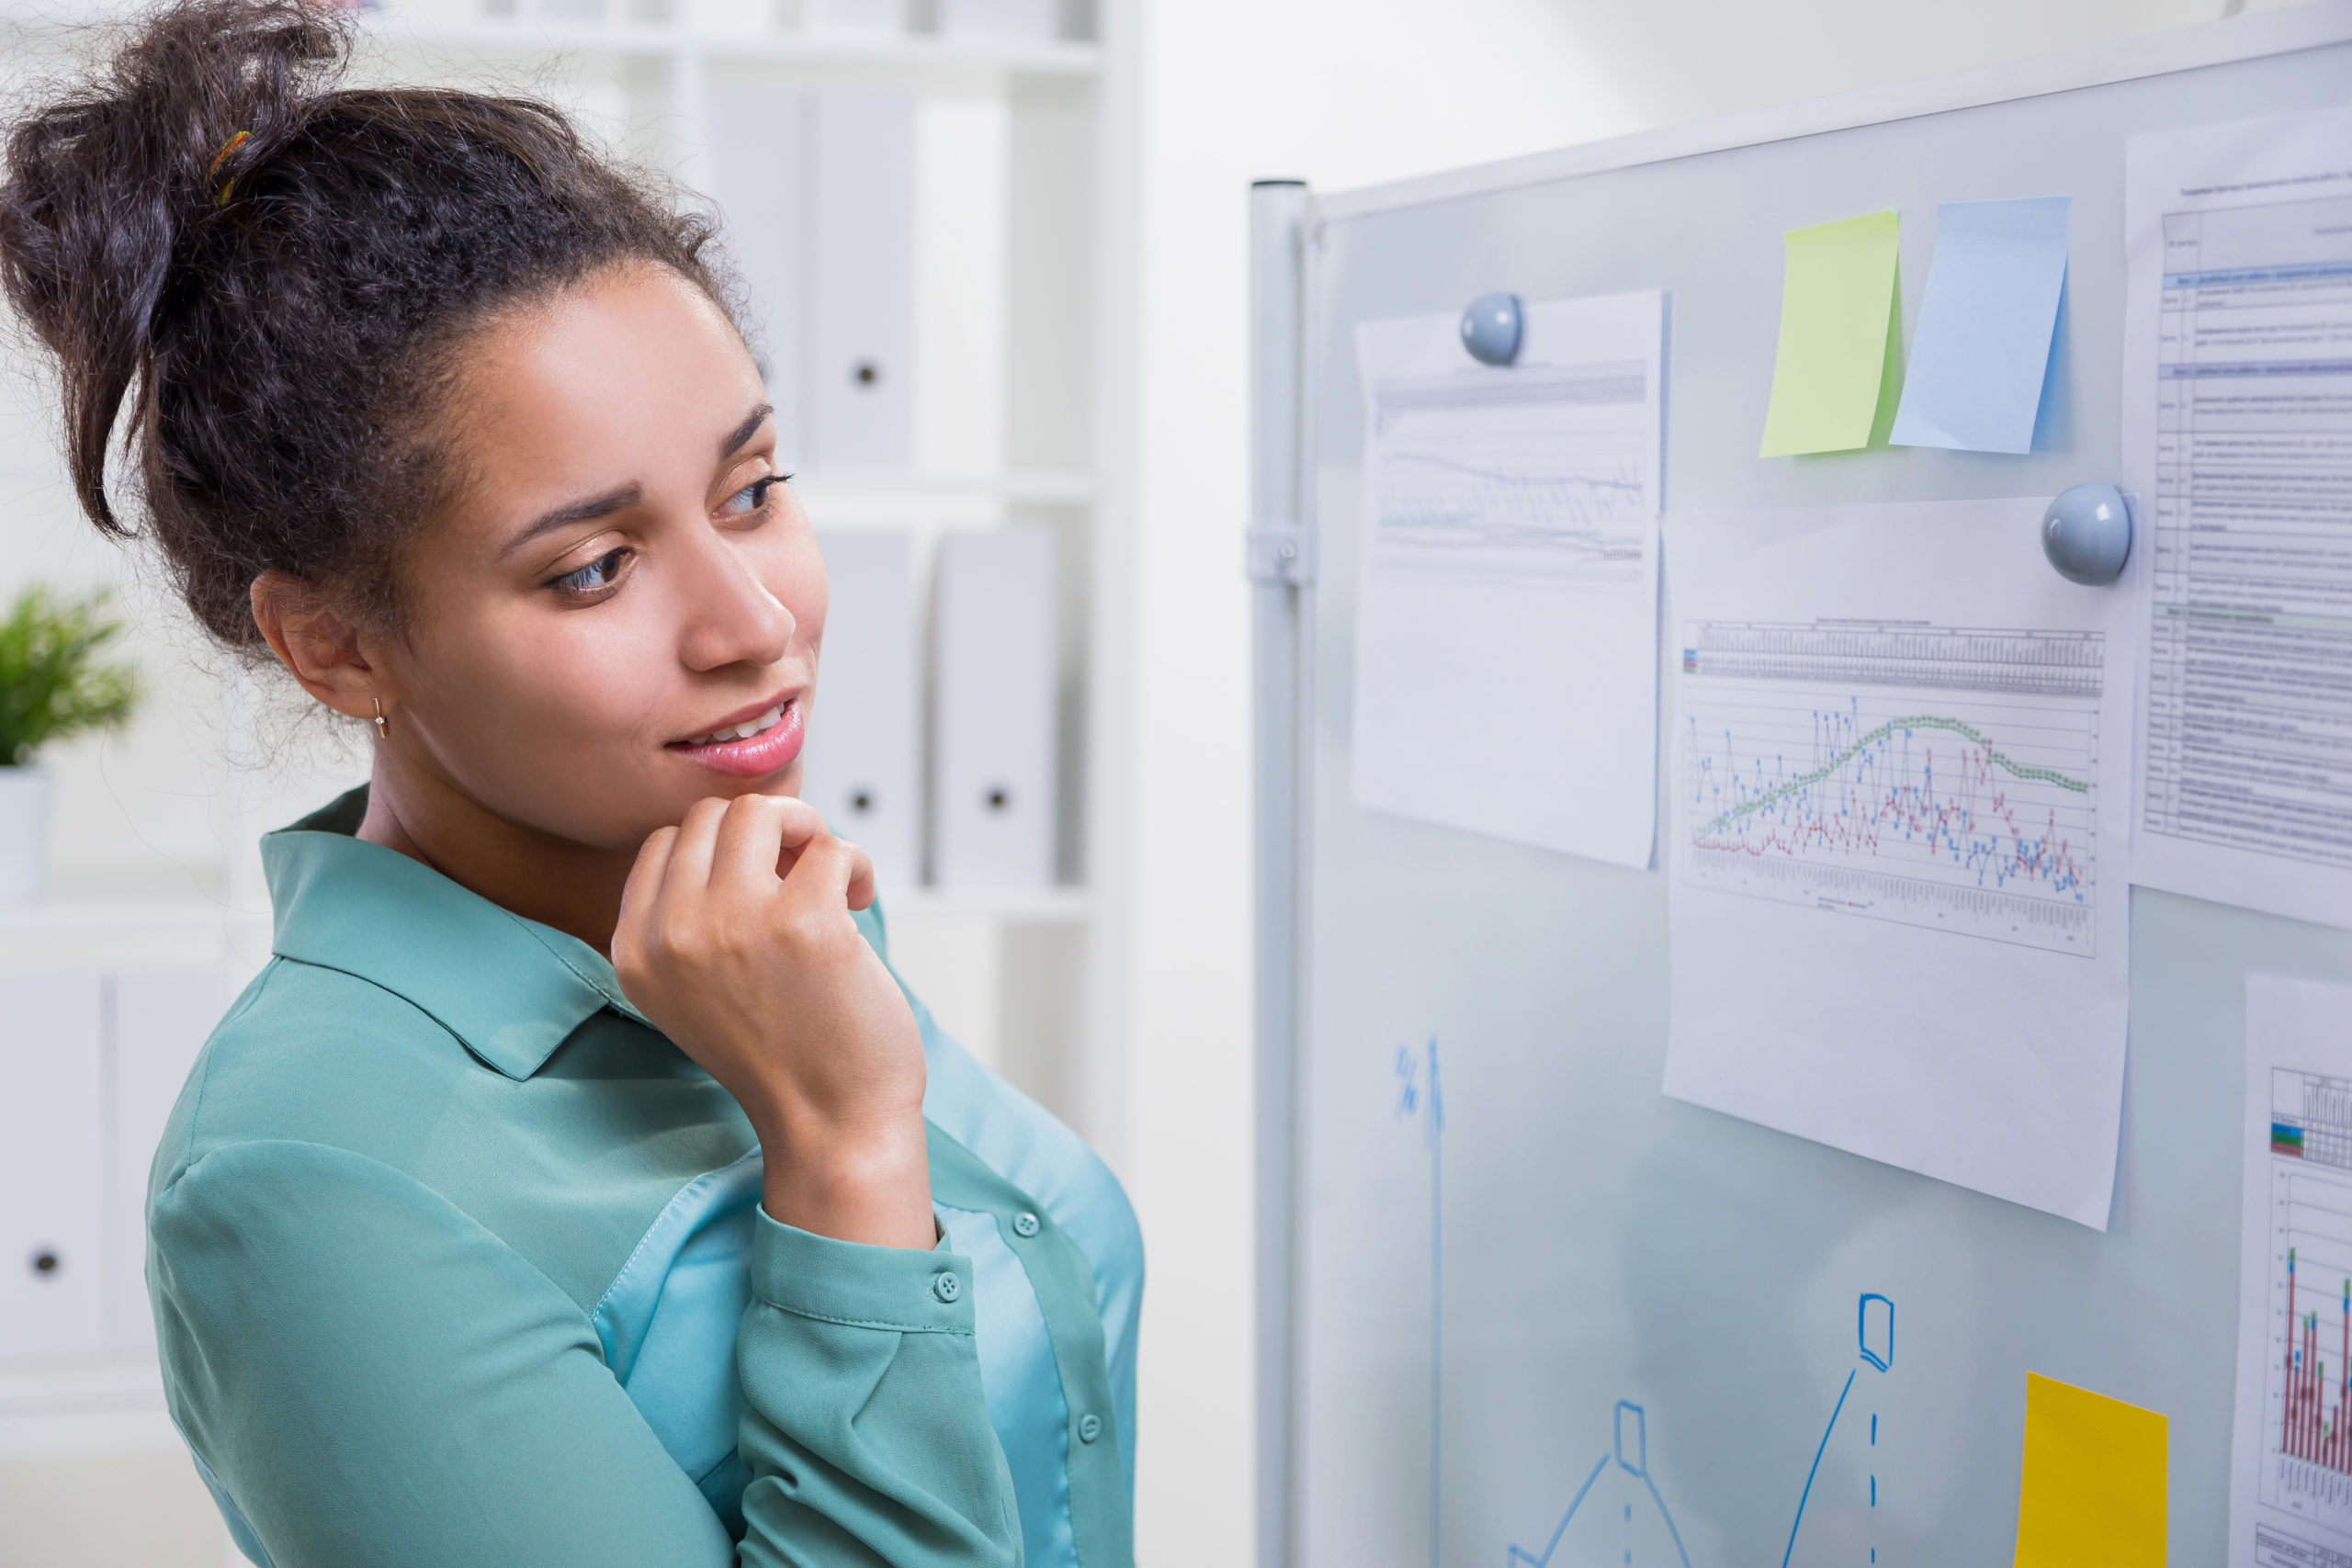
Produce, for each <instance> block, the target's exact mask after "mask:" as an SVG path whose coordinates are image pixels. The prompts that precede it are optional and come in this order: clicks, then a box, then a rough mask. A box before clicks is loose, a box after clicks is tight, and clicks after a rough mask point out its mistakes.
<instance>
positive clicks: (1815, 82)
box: [1109, 0, 2259, 1568]
mask: <svg viewBox="0 0 2352 1568" xmlns="http://www.w3.org/2000/svg"><path fill="white" fill-rule="evenodd" d="M1132 4H1133V9H1132V10H1127V9H1125V8H1119V7H1114V9H1113V10H1112V13H1111V17H1110V20H1111V23H1112V26H1111V28H1110V38H1109V41H1110V43H1111V44H1112V46H1113V49H1114V55H1115V59H1114V69H1117V70H1122V71H1126V72H1131V73H1134V78H1135V80H1136V85H1137V88H1138V91H1137V93H1136V114H1137V116H1138V119H1137V122H1136V124H1135V125H1134V126H1133V127H1132V128H1131V136H1132V146H1131V147H1121V148H1118V149H1115V150H1114V151H1116V152H1118V153H1120V154H1121V155H1122V156H1123V157H1125V159H1127V160H1129V161H1131V164H1132V169H1131V176H1130V177H1131V178H1132V181H1133V189H1132V196H1131V198H1130V200H1131V204H1132V210H1131V212H1129V213H1128V214H1127V217H1128V218H1129V219H1130V220H1131V221H1132V224H1133V227H1134V231H1135V232H1134V234H1133V236H1132V242H1131V243H1133V245H1134V254H1135V255H1136V261H1137V263H1138V265H1139V274H1140V276H1139V279H1138V282H1137V296H1136V321H1135V323H1134V327H1133V331H1134V333H1135V342H1134V344H1133V345H1132V348H1131V349H1130V350H1129V351H1128V353H1127V354H1126V355H1124V356H1123V357H1127V358H1131V359H1132V361H1133V363H1134V365H1135V367H1136V378H1137V385H1136V388H1135V390H1134V402H1133V405H1132V408H1131V409H1129V410H1127V411H1126V417H1127V418H1128V419H1129V421H1130V422H1131V428H1129V429H1127V430H1125V431H1114V432H1111V433H1109V438H1110V440H1111V441H1112V442H1113V444H1114V446H1118V447H1123V448H1125V449H1127V450H1130V451H1131V452H1132V454H1133V457H1134V462H1133V469H1134V474H1133V480H1134V486H1135V488H1134V492H1133V494H1132V495H1131V496H1129V497H1127V498H1125V507H1126V509H1127V510H1129V512H1130V514H1131V518H1132V528H1133V534H1132V537H1131V540H1130V544H1129V551H1130V555H1129V558H1128V561H1127V563H1126V566H1127V571H1128V574H1129V579H1130V582H1129V592H1130V595H1131V603H1132V604H1134V606H1135V620H1134V629H1133V638H1134V641H1133V643H1132V646H1131V647H1130V648H1129V649H1128V650H1127V653H1128V658H1129V659H1130V660H1132V665H1133V668H1132V671H1131V672H1130V680H1131V686H1132V692H1133V706H1132V709H1131V711H1130V714H1129V716H1128V718H1127V721H1126V722H1127V724H1128V726H1129V731H1128V733H1129V737H1130V741H1129V744H1130V746H1131V748H1132V753H1133V756H1132V766H1131V767H1129V768H1126V769H1123V770H1122V772H1123V773H1125V775H1126V777H1127V778H1128V779H1129V780H1130V781H1131V786H1132V793H1133V798H1132V799H1130V800H1126V801H1123V802H1120V803H1118V805H1119V807H1120V808H1121V810H1122V814H1123V816H1124V817H1125V819H1126V822H1127V825H1128V828H1129V831H1127V832H1126V833H1125V835H1124V838H1125V854H1126V856H1127V863H1126V864H1125V867H1124V868H1123V869H1124V873H1125V876H1124V880H1125V883H1126V886H1127V887H1128V891H1129V894H1130V897H1131V903H1130V905H1129V907H1128V910H1127V916H1126V918H1127V920H1128V922H1129V924H1128V927H1127V932H1126V936H1127V941H1128V942H1129V944H1130V951H1129V952H1128V953H1127V954H1126V955H1125V972H1126V976H1127V980H1128V989H1127V992H1126V995H1125V1010H1126V1018H1125V1029H1126V1036H1127V1040H1128V1043H1129V1046H1130V1049H1131V1051H1132V1056H1131V1059H1130V1062H1129V1065H1128V1067H1127V1096H1126V1098H1127V1103H1128V1106H1129V1107H1130V1111H1129V1117H1130V1120H1129V1125H1128V1128H1127V1133H1126V1136H1125V1139H1124V1140H1123V1158H1122V1160H1121V1170H1122V1174H1123V1175H1124V1176H1125V1179H1127V1182H1128V1186H1129V1190H1130V1192H1131V1193H1132V1195H1133V1197H1134V1199H1135V1201H1136V1207H1137V1209H1138V1211H1139V1212H1140V1213H1141V1215H1142V1219H1143V1225H1144V1235H1145V1239H1146V1243H1147V1246H1148V1248H1149V1255H1150V1267H1151V1282H1150V1289H1149V1292H1148V1297H1147V1301H1148V1309H1147V1312H1146V1316H1145V1326H1144V1339H1143V1373H1142V1378H1143V1387H1142V1395H1141V1397H1142V1418H1141V1419H1142V1448H1141V1461H1142V1462H1141V1466H1140V1496H1139V1498H1138V1502H1137V1541H1138V1551H1139V1555H1140V1556H1142V1557H1143V1559H1144V1560H1145V1561H1146V1562H1149V1563H1154V1564H1158V1565H1159V1568H1168V1565H1170V1564H1176V1563H1239V1562H1247V1561H1248V1560H1249V1559H1250V1553H1251V1552H1252V1551H1253V1544H1252V1543H1253V1539H1254V1524H1253V1514H1252V1502H1253V1499H1252V1495H1251V1494H1252V1477H1253V1475H1254V1465H1255V1460H1254V1456H1253V1454H1252V1451H1251V1442H1250V1438H1251V1429H1252V1419H1251V1413H1250V1412H1251V1379H1252V1368H1251V1359H1250V1324H1251V1315H1250V1292H1251V1283H1250V1182H1251V1171H1250V1160H1249V1155H1248V1151H1249V1149H1250V1097H1249V1084H1250V1010H1249V1003H1250V978H1249V976H1250V930H1249V922H1248V919H1247V910H1248V908H1249V900H1250V881H1249V869H1250V819H1249V796H1248V786H1249V728H1248V720H1249V713H1248V689H1247V685H1246V675H1247V671H1248V660H1249V630H1248V624H1247V621H1246V618H1245V615H1246V591H1245V586H1244V582H1243V580H1242V576H1241V570H1240V559H1241V558H1240V542H1239V541H1240V534H1241V530H1242V528H1243V527H1244V526H1245V523H1246V518H1247V513H1248V484H1247V480H1248V466H1247V465H1248V457H1249V429H1248V418H1249V397H1248V382H1247V378H1246V371H1247V365H1248V359H1247V354H1248V343H1247V339H1246V334H1245V321H1246V319H1247V313H1246V303H1247V299H1248V276H1247V272H1246V267H1245V255H1246V250H1245V244H1244V241H1245V236H1246V217H1247V213H1246V202H1245V192H1246V189H1247V186H1248V185H1249V183H1250V181H1251V180H1252V179H1258V178H1264V177H1269V176H1298V177H1304V178H1306V179H1307V180H1308V181H1310V182H1311V183H1312V184H1314V185H1316V186H1320V187H1322V188H1325V189H1341V188H1346V187H1349V186H1357V185H1363V184H1370V183H1374V182H1376V181H1383V180H1388V179H1394V178H1399V177H1403V176H1406V175H1415V174H1421V173H1426V172H1428V171H1430V170H1434V169H1441V168H1446V167H1451V166H1455V165H1459V164H1468V163H1476V162H1483V161H1487V160H1490V159H1495V158H1500V157H1506V156H1510V155H1513V154H1517V153H1522V152H1535V151H1539V150H1542V149H1544V148H1547V147H1553V146H1558V145H1562V144H1565V143H1567V142H1572V141H1586V140H1589V139H1592V138H1596V137H1601V136H1610V135H1616V134H1621V133H1623V132H1627V131H1633V130H1644V129H1647V128H1649V127H1653V126H1658V125H1666V124H1674V123H1679V122H1682V121H1688V120H1693V119H1703V118H1713V117H1714V116H1717V115H1722V114H1728V113H1732V112H1735V111H1737V110H1742V109H1748V108H1755V107H1761V106H1765V105H1770V104H1774V103H1781V102H1788V101H1792V100H1796V99H1802V98H1808V97H1815V96H1824V95H1826V94H1831V93H1837V92H1842V91H1846V90H1849V89H1852V88H1857V87H1863V86H1869V85H1876V84H1880V83H1884V82H1892V81H1899V80H1904V79H1906V78H1910V77H1915V76H1921V75H1928V74H1933V73H1940V72H1943V71H1947V70H1956V69H1960V68H1962V67H1965V66H1970V65H1975V64H1981V63H1985V62H1994V61H1999V60H2005V59H2013V58H2018V57H2020V56H2024V55H2030V54H2037V53H2041V52H2045V51H2051V50H2054V49H2061V48H2065V47H2068V46H2070V45H2075V44H2080V43H2086V42H2091V41H2094V40H2098V39H2109V38H2115V37H2120V36H2123V35H2125V34H2130V33H2134V32H2143V31H2149V30H2154V29H2155V28H2167V27H2174V26H2179V25H2182V24H2185V23H2189V22H2197V21H2204V20H2207V19H2210V18H2212V17H2218V16H2219V15H2220V13H2221V10H2222V5H2223V4H2224V0H1958V3H1954V0H1779V3H1774V0H1615V3H1605V0H1132ZM2256 7H2257V8H2259V0H2256ZM1121 140H1122V141H1125V138H1122V139H1121ZM1111 177H1112V178H1113V179H1114V180H1115V179H1117V178H1119V177H1120V174H1119V172H1118V168H1117V165H1116V164H1114V166H1113V171H1112V175H1111ZM1114 243H1117V242H1115V241H1114Z"/></svg>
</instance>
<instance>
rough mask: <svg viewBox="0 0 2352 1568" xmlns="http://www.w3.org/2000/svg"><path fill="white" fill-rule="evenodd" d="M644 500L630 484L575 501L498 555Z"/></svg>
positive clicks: (534, 523) (541, 517) (543, 516)
mask: <svg viewBox="0 0 2352 1568" xmlns="http://www.w3.org/2000/svg"><path fill="white" fill-rule="evenodd" d="M739 445H740V444H739ZM644 499H645V487H644V486H643V485H640V484H637V483H635V482H631V483H628V484H625V485H622V486H620V487H619V488H618V489H616V490H608V491H605V493H604V494H602V495H598V496H591V497H590V498H589V499H588V500H586V501H575V502H571V503H570V504H569V505H565V506H559V507H556V508H554V509H553V510H552V511H548V512H542V513H539V514H538V516H537V517H536V518H533V519H532V520H531V524H530V525H529V526H528V527H526V528H525V529H524V530H523V531H522V532H521V533H519V534H517V535H515V536H514V537H513V538H511V539H509V540H507V541H506V547H505V548H504V549H503V550H500V551H499V552H498V553H499V554H500V555H501V556H511V555H513V554H514V553H515V551H516V550H519V549H521V548H522V547H524V546H525V545H527V544H529V543H530V542H531V541H532V540H533V539H536V538H537V537H538V536H540V535H542V534H546V533H550V532H552V531H553V530H555V529H558V528H569V527H571V525H574V524H576V523H593V522H594V521H595V520H596V519H597V518H599V517H610V516H611V515H612V514H613V513H616V512H626V511H628V509H629V508H630V507H632V506H635V505H636V504H637V503H638V502H640V501H642V500H644Z"/></svg>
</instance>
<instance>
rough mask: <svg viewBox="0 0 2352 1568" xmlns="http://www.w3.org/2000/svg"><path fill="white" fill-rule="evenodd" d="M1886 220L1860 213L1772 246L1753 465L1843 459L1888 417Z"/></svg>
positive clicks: (1889, 259)
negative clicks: (1814, 457) (1771, 354)
mask: <svg viewBox="0 0 2352 1568" xmlns="http://www.w3.org/2000/svg"><path fill="white" fill-rule="evenodd" d="M1895 234H1896V218H1895V215H1894V213H1892V212H1870V213H1865V214H1863V215H1862V216H1861V217H1860V218H1846V219H1841V220H1838V222H1835V223H1816V224H1815V225H1814V226H1813V227H1812V228H1810V229H1792V230H1790V231H1788V232H1787V233H1785V234H1783V235H1781V247H1782V252H1783V254H1784V255H1785V257H1786V267H1785V270H1784V271H1783V273H1782V276H1781V347H1780V353H1779V355H1777V356H1776V357H1775V358H1774V360H1773V362H1772V403H1771V406H1770V408H1769V409H1768V410H1766V411H1765V414H1764V446H1763V449H1762V451H1760V452H1759V453H1758V456H1759V457H1789V456H1791V455H1792V454H1795V453H1799V452H1849V451H1852V450H1853V449H1854V448H1856V447H1858V446H1869V445H1870V444H1871V434H1872V430H1873V427H1874V426H1876V425H1877V424H1878V423H1880V421H1879V413H1880V404H1881V403H1882V402H1886V403H1887V404H1888V405H1889V407H1888V410H1887V412H1889V414H1890V415H1891V414H1892V412H1893V409H1892V397H1891V394H1892V393H1893V392H1894V391H1895V390H1896V387H1895V385H1894V383H1895V382H1897V381H1899V380H1900V376H1899V375H1896V374H1894V373H1893V372H1892V362H1893V361H1894V357H1895V354H1896V348H1895V344H1896V343H1897V341H1898V338H1897V333H1896V332H1895V322H1896V321H1897V320H1898V319H1899V318H1897V316H1896V315H1895V308H1896V301H1895V293H1894V279H1895V248H1894V242H1895Z"/></svg>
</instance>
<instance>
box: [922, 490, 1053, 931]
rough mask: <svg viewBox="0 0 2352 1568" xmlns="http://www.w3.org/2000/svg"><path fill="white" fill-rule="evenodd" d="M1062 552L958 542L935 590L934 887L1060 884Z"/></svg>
mask: <svg viewBox="0 0 2352 1568" xmlns="http://www.w3.org/2000/svg"><path fill="white" fill-rule="evenodd" d="M1055 619H1056V616H1055V604H1054V540H1053V536H1051V535H1049V534H1046V533H1043V532H1040V531H1036V530H1030V529H1010V530H1006V531H1003V532H1001V533H987V534H952V535H949V536H947V537H946V538H944V539H943V540H942V541H941V542H940V546H939V566H938V574H937V578H936V581H935V582H934V583H933V626H932V686H931V691H932V698H931V716H932V730H931V732H932V759H931V764H932V766H931V773H932V793H931V824H932V828H931V831H932V839H931V870H932V880H933V882H936V883H938V884H940V885H941V886H951V887H1031V886H1045V885H1046V884H1050V883H1051V882H1052V881H1053V880H1054V840H1055V832H1054V827H1055V806H1056V803H1055V798H1054V795H1055V787H1054V728H1055V727H1054V707H1055V693H1056V683H1057V670H1056V662H1055V646H1054V626H1055Z"/></svg>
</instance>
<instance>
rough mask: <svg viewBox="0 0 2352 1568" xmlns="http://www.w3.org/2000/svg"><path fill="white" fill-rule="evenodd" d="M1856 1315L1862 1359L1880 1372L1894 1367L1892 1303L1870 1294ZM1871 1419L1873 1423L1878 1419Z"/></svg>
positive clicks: (1882, 1297) (1863, 1299) (1874, 1293)
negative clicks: (1858, 1322) (1858, 1321)
mask: <svg viewBox="0 0 2352 1568" xmlns="http://www.w3.org/2000/svg"><path fill="white" fill-rule="evenodd" d="M1856 1315H1857V1316H1858V1317H1859V1318H1860V1336H1861V1341H1862V1359H1863V1360H1865V1361H1868V1362H1869V1363H1870V1364H1871V1366H1873V1367H1876V1368H1877V1369H1878V1370H1879V1371H1887V1370H1888V1369H1890V1368H1891V1367H1893V1366H1894V1303H1893V1302H1891V1301H1888V1300H1887V1299H1886V1298H1885V1297H1884V1296H1882V1295H1879V1294H1877V1293H1876V1292H1872V1293H1871V1294H1869V1295H1866V1296H1864V1297H1863V1298H1862V1304H1861V1307H1860V1310H1859V1312H1858V1313H1857V1314H1856ZM1877 1419H1878V1417H1876V1416H1872V1417H1871V1421H1872V1422H1873V1423H1875V1422H1876V1421H1877ZM1872 1431H1873V1433H1875V1431H1876V1427H1875V1426H1873V1427H1872Z"/></svg>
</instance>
